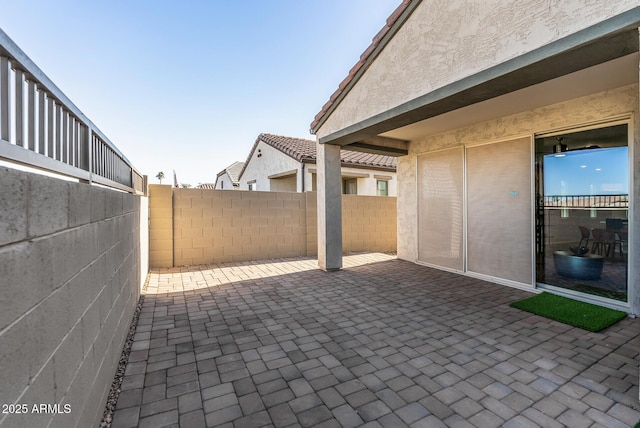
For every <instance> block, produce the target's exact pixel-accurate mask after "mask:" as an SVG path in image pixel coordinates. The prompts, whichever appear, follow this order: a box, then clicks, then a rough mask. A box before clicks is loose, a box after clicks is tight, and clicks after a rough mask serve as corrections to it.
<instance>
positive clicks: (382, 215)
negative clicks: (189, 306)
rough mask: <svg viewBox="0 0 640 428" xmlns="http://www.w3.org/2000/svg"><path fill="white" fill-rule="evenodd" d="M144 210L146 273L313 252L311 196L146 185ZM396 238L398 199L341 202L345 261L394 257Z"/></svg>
mask: <svg viewBox="0 0 640 428" xmlns="http://www.w3.org/2000/svg"><path fill="white" fill-rule="evenodd" d="M149 207H150V219H149V224H150V226H149V235H150V236H149V246H150V249H149V252H150V265H151V266H152V267H170V266H185V265H197V264H207V263H223V262H237V261H247V260H264V259H274V258H283V257H300V256H315V255H317V252H318V227H317V195H316V193H315V192H306V193H293V192H250V191H226V190H210V189H176V188H172V187H171V186H167V185H164V186H161V185H151V186H150V198H149ZM170 225H173V228H172V229H171V228H170ZM396 236H397V235H396V198H393V197H377V196H356V195H348V196H347V195H345V196H344V197H343V240H344V252H345V253H350V252H363V251H384V252H393V251H395V250H396V240H397V238H396ZM171 246H173V248H171Z"/></svg>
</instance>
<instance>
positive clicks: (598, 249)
mask: <svg viewBox="0 0 640 428" xmlns="http://www.w3.org/2000/svg"><path fill="white" fill-rule="evenodd" d="M591 232H592V233H593V246H592V247H591V252H592V253H594V254H596V253H597V254H600V255H602V253H604V255H605V257H609V251H611V245H614V251H615V239H616V234H615V232H613V231H611V230H607V229H593V230H592V231H591Z"/></svg>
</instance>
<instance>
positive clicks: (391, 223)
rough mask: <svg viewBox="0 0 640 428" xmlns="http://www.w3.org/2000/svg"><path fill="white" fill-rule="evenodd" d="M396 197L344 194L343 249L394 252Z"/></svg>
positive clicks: (354, 251) (346, 251) (348, 251)
mask: <svg viewBox="0 0 640 428" xmlns="http://www.w3.org/2000/svg"><path fill="white" fill-rule="evenodd" d="M397 218H398V216H397V214H396V198H390V197H380V196H356V195H342V251H343V252H345V253H358V252H365V251H380V252H395V251H396V246H397V240H398V236H397V230H398V227H397Z"/></svg>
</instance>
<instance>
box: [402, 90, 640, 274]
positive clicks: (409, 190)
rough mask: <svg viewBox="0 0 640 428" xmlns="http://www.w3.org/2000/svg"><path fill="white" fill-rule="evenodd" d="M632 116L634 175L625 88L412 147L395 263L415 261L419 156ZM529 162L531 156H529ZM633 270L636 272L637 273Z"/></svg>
mask: <svg viewBox="0 0 640 428" xmlns="http://www.w3.org/2000/svg"><path fill="white" fill-rule="evenodd" d="M625 116H631V117H632V119H633V123H635V124H636V126H635V128H634V130H633V131H632V132H633V134H634V135H633V139H634V141H635V143H633V144H632V147H631V152H630V153H632V154H633V156H634V161H633V163H634V165H635V168H634V169H635V171H638V165H640V162H639V155H640V147H639V143H638V141H640V138H639V136H638V126H637V124H638V85H635V84H634V85H628V86H625V87H621V88H617V89H614V90H610V91H605V92H601V93H597V94H593V95H590V96H587V97H582V98H579V99H574V100H569V101H566V102H562V103H558V104H553V105H549V106H545V107H542V108H538V109H535V110H531V111H527V112H523V113H518V114H514V115H511V116H506V117H503V118H500V119H497V120H492V121H488V122H482V123H478V124H475V125H472V126H468V127H465V128H460V129H456V130H453V131H449V132H445V133H442V134H438V135H432V136H428V137H424V138H422V139H419V140H416V141H412V142H411V143H410V145H409V155H408V156H404V157H401V158H399V165H398V171H399V175H400V187H399V193H398V207H399V208H398V235H399V240H398V257H399V258H402V259H405V260H411V261H416V260H417V248H418V242H417V239H416V234H415V228H416V216H415V213H416V212H417V200H416V195H417V187H416V186H417V182H416V178H415V171H416V159H417V155H418V154H420V153H425V152H429V151H434V150H439V149H443V148H448V147H458V146H467V145H475V144H482V143H492V142H499V141H505V140H509V139H512V138H517V137H522V136H533V135H534V134H535V133H540V132H548V131H553V130H556V129H563V128H571V127H579V126H584V125H587V124H590V123H595V122H599V121H604V120H607V119H610V118H620V117H625ZM532 159H533V154H532ZM639 181H640V180H639V179H638V177H635V181H634V193H635V197H636V198H638V197H640V191H639V189H640V187H639V184H640V183H639ZM636 269H637V267H636Z"/></svg>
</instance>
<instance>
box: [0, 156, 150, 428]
mask: <svg viewBox="0 0 640 428" xmlns="http://www.w3.org/2000/svg"><path fill="white" fill-rule="evenodd" d="M146 200H147V198H145V197H141V196H136V195H133V194H130V193H124V192H120V191H115V190H110V189H105V188H101V187H96V186H91V185H88V184H81V183H74V182H68V181H63V180H59V179H55V178H51V177H46V176H42V175H36V174H31V173H26V172H22V171H17V170H14V169H8V168H3V167H0V207H2V209H0V224H2V227H1V228H0V289H1V290H2V297H1V298H0V302H1V304H0V309H1V310H0V362H1V364H0V403H2V404H6V405H13V406H14V407H13V408H12V409H11V408H9V407H7V409H6V412H3V414H0V418H2V420H1V421H0V426H2V427H3V428H8V427H45V426H61V427H62V426H64V427H91V426H96V425H97V424H98V423H99V421H100V418H101V417H102V412H103V411H104V405H105V402H106V398H107V394H108V392H109V388H110V387H111V382H112V381H113V375H114V373H115V370H116V366H117V363H118V360H119V357H120V353H121V352H122V346H123V344H124V340H125V338H126V336H127V332H128V330H129V325H130V323H131V319H132V316H133V312H134V310H135V307H136V304H137V302H138V297H139V295H140V288H141V284H142V282H143V281H144V279H145V278H146V273H147V270H148V264H147V262H146V259H147V248H146V247H145V242H146V241H147V240H146V239H145V235H146V229H147V224H146V223H147V215H148V212H147V208H146V203H147V201H146ZM40 404H46V405H49V406H51V407H49V411H47V412H44V413H37V412H34V409H33V405H40ZM16 405H19V406H25V405H26V406H27V407H23V408H22V409H20V410H26V412H16V411H15V410H16V407H15V406H16ZM56 405H58V407H57V410H56V411H55V412H54V411H52V410H51V409H55V407H54V406H56ZM65 406H67V407H65ZM49 423H51V425H49Z"/></svg>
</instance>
